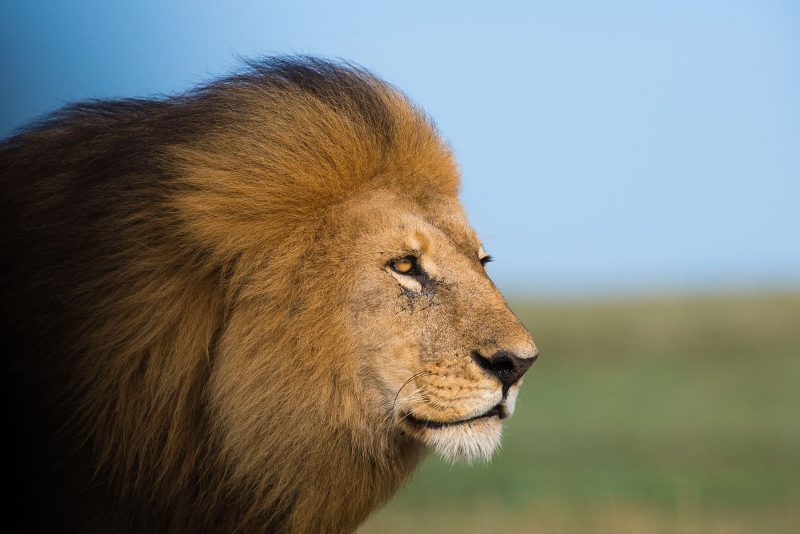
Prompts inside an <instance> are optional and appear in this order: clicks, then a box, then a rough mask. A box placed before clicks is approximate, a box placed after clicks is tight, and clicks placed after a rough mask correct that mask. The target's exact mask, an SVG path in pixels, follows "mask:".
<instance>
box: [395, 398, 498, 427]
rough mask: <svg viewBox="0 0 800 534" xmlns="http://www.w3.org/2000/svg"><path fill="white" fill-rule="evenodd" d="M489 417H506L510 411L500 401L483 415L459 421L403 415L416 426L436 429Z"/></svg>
mask: <svg viewBox="0 0 800 534" xmlns="http://www.w3.org/2000/svg"><path fill="white" fill-rule="evenodd" d="M489 417H498V418H499V419H505V418H506V417H508V413H507V412H506V408H505V406H504V405H503V404H502V403H500V404H497V405H495V406H494V407H493V408H491V409H489V410H488V411H486V412H485V413H482V414H481V415H476V416H475V417H469V418H467V419H460V420H458V421H431V420H429V419H419V418H417V417H414V416H413V415H411V414H410V413H408V414H406V415H405V416H404V417H403V420H404V421H406V422H408V423H409V424H410V425H411V426H413V427H416V428H434V429H436V428H445V427H448V426H456V425H463V424H465V423H469V422H472V421H477V420H478V419H486V418H489Z"/></svg>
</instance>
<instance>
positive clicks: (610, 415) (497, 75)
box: [0, 0, 800, 533]
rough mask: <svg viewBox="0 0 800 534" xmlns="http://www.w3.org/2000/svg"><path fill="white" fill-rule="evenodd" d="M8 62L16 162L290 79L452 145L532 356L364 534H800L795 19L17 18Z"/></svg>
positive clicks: (342, 14)
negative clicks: (490, 411) (227, 93)
mask: <svg viewBox="0 0 800 534" xmlns="http://www.w3.org/2000/svg"><path fill="white" fill-rule="evenodd" d="M0 47H1V49H2V54H0V69H1V71H2V77H0V135H2V136H5V135H7V134H9V133H11V132H12V131H13V130H14V128H15V127H17V126H20V125H21V124H23V123H25V122H26V121H29V120H31V119H33V118H35V117H37V116H39V115H41V114H43V113H46V112H48V111H52V110H54V109H56V108H58V107H59V106H61V105H63V104H64V103H66V102H69V101H74V100H82V99H86V98H107V97H121V96H148V95H150V96H154V95H159V94H172V93H176V92H180V91H182V90H186V89H188V88H190V87H191V86H193V85H195V84H197V83H199V82H202V81H204V80H207V79H209V78H211V77H213V76H217V75H221V74H224V73H226V72H230V71H231V70H234V69H236V68H238V67H240V66H241V64H242V63H241V59H240V58H241V57H258V56H263V55H270V54H296V53H307V54H317V55H322V56H326V57H340V58H344V59H347V60H350V61H353V62H355V63H358V64H361V65H363V66H365V67H367V68H369V69H371V70H372V71H374V72H376V73H377V74H379V75H380V76H382V77H384V78H385V79H387V80H388V81H390V82H391V83H393V84H395V85H396V86H397V87H399V88H401V89H402V90H403V91H405V92H406V93H407V94H408V95H409V97H410V98H412V99H413V100H414V101H415V102H417V103H418V104H419V105H420V106H422V107H423V108H424V109H425V110H426V111H427V112H428V113H429V114H430V115H431V117H432V118H433V120H434V121H436V123H437V124H438V126H439V128H440V130H441V132H442V135H443V136H444V137H445V138H447V139H448V141H449V142H450V144H451V145H452V147H453V150H454V152H455V154H456V156H457V158H458V160H459V161H460V163H461V169H462V175H463V187H462V190H463V192H462V198H463V201H464V203H465V205H466V208H467V211H468V213H469V215H470V218H471V221H472V222H473V224H474V226H475V228H476V230H477V231H478V233H479V235H480V236H481V237H482V239H483V242H484V244H485V247H486V249H487V250H488V251H489V253H491V254H492V255H493V256H494V257H495V260H496V261H495V262H494V263H492V264H491V265H490V266H489V273H490V275H491V276H492V277H493V279H494V280H495V282H496V284H497V285H498V287H499V288H500V289H501V290H502V291H503V292H504V294H505V295H506V296H507V298H508V300H509V303H510V304H511V306H512V308H513V309H514V310H515V311H516V312H517V313H518V315H519V316H520V318H521V319H522V320H523V321H524V322H525V323H526V324H527V325H528V327H529V328H530V329H531V331H532V332H533V334H534V337H535V338H536V340H537V343H538V345H539V347H540V349H541V353H542V357H541V358H540V360H539V361H538V362H537V364H536V365H535V366H534V368H533V369H532V371H531V372H529V373H528V375H527V376H526V378H525V385H524V387H523V390H522V394H521V398H520V401H519V404H518V408H517V413H516V415H515V416H514V417H513V418H511V419H510V420H509V421H508V422H507V424H506V430H505V435H504V442H503V447H502V450H500V452H499V453H498V454H497V455H496V457H495V458H494V459H493V461H492V462H491V463H489V464H487V465H473V466H464V465H449V464H446V463H443V462H441V461H440V460H438V459H437V458H435V457H431V458H429V459H428V460H427V461H426V462H425V464H424V465H423V466H422V468H421V469H420V470H419V472H418V473H417V475H416V476H415V477H414V478H413V479H412V480H411V481H410V482H409V484H408V485H407V487H406V488H405V489H404V490H403V491H402V492H401V493H400V494H398V495H397V497H396V498H395V499H394V500H392V501H391V502H390V503H389V504H388V505H387V506H386V507H385V508H383V509H382V510H380V511H378V512H377V513H376V514H374V515H373V517H372V518H371V519H370V520H369V521H368V522H367V523H366V524H365V525H364V526H363V527H362V529H361V530H362V531H363V532H364V533H385V532H431V533H440V532H441V533H445V532H458V533H468V532H476V533H477V532H720V533H728V532H797V531H798V530H799V529H800V454H799V452H800V417H798V415H797V413H798V412H800V237H798V235H799V234H800V4H798V3H797V2H794V1H790V0H785V1H779V0H766V1H763V2H753V1H724V2H723V1H713V0H711V1H694V2H688V1H687V2H680V1H679V2H669V3H664V2H650V1H645V2H623V1H614V0H612V1H609V2H588V1H587V2H581V1H568V2H564V1H558V2H556V1H543V2H495V3H488V2H455V1H441V2H418V1H410V2H402V3H392V4H384V5H382V4H381V3H378V2H365V1H364V2H361V1H359V2H347V3H333V2H307V1H299V2H260V1H243V0H230V1H224V2H223V1H191V2H189V1H169V2H156V1H154V0H140V1H138V2H127V3H118V2H100V1H96V0H82V1H77V0H76V1H58V2H44V1H38V0H34V1H25V2H22V1H16V0H6V1H4V2H2V3H0Z"/></svg>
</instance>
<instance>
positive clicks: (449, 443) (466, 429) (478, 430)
mask: <svg viewBox="0 0 800 534" xmlns="http://www.w3.org/2000/svg"><path fill="white" fill-rule="evenodd" d="M502 428H503V425H502V424H501V423H500V420H499V419H498V418H497V417H491V418H487V419H479V420H477V421H471V422H469V423H463V424H460V425H454V426H447V427H443V428H436V429H434V428H428V429H426V430H425V434H424V436H423V438H422V439H423V441H424V442H425V444H426V445H428V446H429V447H431V448H433V449H434V450H435V451H436V453H437V454H438V455H439V456H441V457H442V459H444V460H446V461H448V462H453V463H455V462H467V463H472V462H476V461H484V462H488V461H489V460H490V459H491V457H492V454H493V453H494V451H495V449H497V446H498V445H500V435H501V433H502Z"/></svg>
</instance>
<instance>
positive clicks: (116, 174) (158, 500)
mask: <svg viewBox="0 0 800 534" xmlns="http://www.w3.org/2000/svg"><path fill="white" fill-rule="evenodd" d="M0 178H1V179H2V186H3V190H4V191H3V195H2V201H1V203H0V224H2V245H3V247H2V250H3V251H4V254H3V258H2V260H0V262H2V263H0V276H1V277H2V278H0V288H2V299H3V303H2V306H3V316H2V320H3V323H2V332H3V336H4V339H3V341H4V345H5V346H6V347H8V348H9V349H10V350H9V351H8V356H7V358H6V360H5V362H6V366H7V373H9V374H7V376H11V377H12V380H11V381H12V382H13V384H12V387H11V388H9V390H8V391H7V396H8V399H7V402H8V404H7V405H8V406H10V407H11V412H12V413H11V418H12V421H11V424H12V434H13V436H14V438H13V445H14V446H15V448H16V458H18V462H16V465H15V473H14V478H13V481H14V483H15V484H16V485H17V487H18V488H19V491H18V495H19V498H18V500H19V502H18V503H15V505H14V507H13V508H14V510H13V514H12V517H13V518H15V519H16V520H17V521H18V522H19V524H20V525H23V526H26V527H28V528H30V529H34V530H35V529H38V528H49V529H51V530H64V531H69V530H72V529H80V530H83V531H91V530H96V531H106V532H108V531H120V532H136V531H153V532H157V531H181V532H191V531H197V532H208V531H224V532H251V531H276V532H278V531H280V532H282V531H287V532H288V531H291V532H347V531H351V530H353V529H354V528H355V527H356V526H357V525H358V524H359V523H360V522H361V521H363V520H364V518H365V517H366V516H367V515H368V514H369V513H370V512H371V511H372V510H374V509H375V508H376V507H377V506H379V505H380V504H381V503H382V502H384V501H385V500H386V499H387V498H389V497H390V496H391V495H392V494H393V493H394V492H395V491H396V490H397V488H398V487H399V486H400V485H401V484H402V482H403V481H404V480H405V478H406V477H407V476H408V475H409V473H410V472H411V471H412V470H413V468H414V466H415V465H416V464H417V462H418V461H419V459H420V458H421V457H422V455H423V453H424V449H425V444H427V445H430V446H433V447H434V448H435V449H437V450H439V451H440V452H441V453H442V454H443V455H446V456H451V457H453V458H467V459H469V458H471V457H476V458H478V457H480V458H484V457H488V456H489V455H490V454H491V451H492V450H494V447H495V446H496V444H497V441H498V440H499V434H500V427H499V421H495V420H496V419H497V418H496V417H493V418H491V419H492V420H489V419H482V420H479V421H476V422H475V423H468V424H464V425H460V426H458V427H448V428H445V429H442V431H435V430H431V429H426V428H414V427H413V426H409V425H408V421H407V420H406V421H405V422H404V417H407V415H406V414H410V413H414V414H415V416H416V415H418V416H419V417H421V418H426V419H428V420H433V421H449V420H457V419H459V418H462V417H471V416H474V415H476V414H477V413H478V412H480V411H485V409H486V407H487V406H493V405H495V404H496V403H498V402H502V399H505V391H503V392H502V399H501V390H500V388H499V386H498V384H497V382H496V380H494V379H493V378H492V377H490V376H486V374H485V373H483V372H482V371H481V370H480V369H479V368H478V367H477V366H475V365H474V363H472V362H471V360H470V359H469V356H468V355H469V351H470V350H478V349H480V348H481V347H483V348H484V349H486V348H487V347H495V348H498V347H500V348H510V350H514V351H515V352H517V353H519V354H523V355H526V357H533V356H535V354H534V353H535V348H534V347H533V343H532V340H531V339H530V336H529V334H528V333H527V331H525V329H524V328H523V327H522V326H521V325H520V324H519V322H518V321H517V320H516V318H514V317H513V315H512V314H511V313H510V312H509V311H508V309H507V308H506V307H505V303H504V302H503V301H502V298H501V297H500V296H499V294H498V293H497V291H496V289H495V288H494V286H493V285H491V282H489V281H488V278H486V275H485V273H484V272H483V269H482V267H481V266H480V264H479V262H478V260H479V258H478V253H477V251H478V249H479V248H480V244H479V242H478V241H477V237H476V236H475V235H474V232H472V230H471V228H469V226H468V224H467V223H466V219H465V218H464V215H463V210H462V209H461V207H460V205H459V204H458V201H457V193H458V187H459V180H458V173H457V169H456V166H455V163H454V161H453V157H452V154H451V152H450V150H449V149H448V147H447V146H446V144H445V143H444V142H443V141H442V140H441V138H440V137H439V135H438V134H437V132H436V130H435V128H434V127H433V125H432V124H431V122H430V121H429V120H428V119H427V118H426V116H425V115H424V114H423V113H422V112H421V111H420V110H419V109H417V108H416V107H415V106H414V105H412V104H410V103H409V102H408V100H407V99H406V98H405V97H404V96H403V95H402V94H401V93H399V92H398V91H397V90H395V89H394V88H392V87H391V86H389V85H388V84H386V83H384V82H382V81H380V80H379V79H377V78H376V77H374V76H373V75H371V74H370V73H368V72H367V71H365V70H363V69H360V68H358V67H354V66H351V65H346V64H341V63H333V62H328V61H324V60H320V59H316V58H308V57H304V58H271V59H268V60H265V61H261V62H254V63H251V64H250V65H249V66H248V68H247V69H246V70H244V71H243V72H241V73H238V74H235V75H233V76H230V77H227V78H223V79H221V80H218V81H215V82H212V83H209V84H207V85H205V86H202V87H200V88H198V89H196V90H194V91H192V92H190V93H187V94H184V95H178V96H173V97H169V98H162V99H131V100H120V101H95V102H88V103H80V104H74V105H70V106H67V107H65V108H64V109H62V110H59V111H57V112H55V113H54V114H52V115H51V116H49V117H47V118H45V119H43V120H41V121H39V122H36V123H34V124H32V125H30V126H28V127H27V128H25V129H23V130H21V131H20V132H18V133H17V134H16V135H14V136H13V137H11V138H9V139H7V140H5V141H4V142H3V143H2V145H0ZM408 250H411V251H412V252H414V253H416V254H419V255H421V257H422V258H423V260H424V262H426V263H425V268H426V272H430V273H432V274H430V277H429V278H428V279H423V278H420V279H419V281H418V282H415V283H410V282H408V280H406V279H405V278H403V277H402V276H401V278H400V279H399V280H398V279H397V273H393V272H390V269H389V268H388V267H387V265H391V260H392V258H393V257H396V256H397V254H401V253H405V252H404V251H408ZM437 254H440V255H441V259H440V260H436V258H437V257H438V256H437ZM387 262H388V263H387ZM449 272H454V273H458V274H457V275H456V274H454V275H452V276H451V277H450V278H448V276H450V275H448V274H447V273H449ZM426 276H427V275H426ZM426 306H427V307H426ZM435 309H438V310H439V315H438V317H440V318H438V319H437V316H431V315H429V314H431V313H432V312H433V310H435ZM470 321H473V322H475V323H476V324H477V323H478V322H480V323H481V325H482V326H481V327H480V328H478V329H477V330H475V329H472V330H470V327H469V323H470ZM433 323H436V324H439V325H440V328H439V329H438V330H437V332H438V333H436V335H435V336H434V333H432V331H430V325H431V324H433ZM426 324H427V325H428V326H425V325H426ZM425 328H428V330H425ZM466 331H471V332H472V333H470V334H469V335H466V334H465V332H466ZM434 338H435V339H436V340H437V341H436V343H437V344H434V342H433V341H431V340H433V339H434ZM441 344H443V345H441ZM442 347H446V350H444V349H442ZM486 350H488V349H486ZM393 355H394V356H393ZM437 369H438V370H439V371H437ZM417 373H421V374H419V375H418V377H417V378H413V375H417ZM409 377H412V378H409ZM436 377H439V378H436ZM408 380H411V385H410V386H408V387H407V386H406V384H408V383H409V382H408ZM426 380H427V382H425V381H426ZM434 380H440V381H446V382H447V383H448V384H450V385H451V386H452V385H457V384H460V388H459V389H458V390H457V391H458V392H460V393H457V396H455V397H452V399H449V398H448V397H447V395H451V396H452V395H453V394H454V392H456V390H455V389H453V388H451V387H450V386H448V387H447V388H444V387H443V386H441V384H440V383H438V382H435V381H434ZM443 383H444V382H442V384H443ZM517 387H518V385H515V386H514V389H513V395H515V394H516V388H517ZM437 388H438V389H437ZM464 388H466V389H464ZM438 390H441V391H445V390H447V391H450V393H447V394H445V393H440V397H441V398H439V400H431V395H433V394H434V393H436V391H438ZM472 390H474V391H475V392H476V393H475V395H472V396H469V398H467V397H465V395H464V393H463V391H472ZM443 395H444V396H443ZM426 396H427V399H428V400H427V401H425V402H423V400H421V399H422V397H426ZM425 410H428V411H427V412H426V411H425ZM495 423H496V424H495ZM467 425H470V426H469V428H468V427H467ZM473 426H474V427H475V428H478V430H477V431H474V429H473V428H472V427H473ZM483 426H485V427H486V431H485V432H482V431H480V428H482V427H483ZM475 432H477V434H475Z"/></svg>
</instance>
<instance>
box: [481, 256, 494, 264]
mask: <svg viewBox="0 0 800 534" xmlns="http://www.w3.org/2000/svg"><path fill="white" fill-rule="evenodd" d="M490 261H494V258H492V257H491V256H489V255H486V256H484V257H482V258H481V259H480V262H481V265H486V264H487V263H489V262H490Z"/></svg>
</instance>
